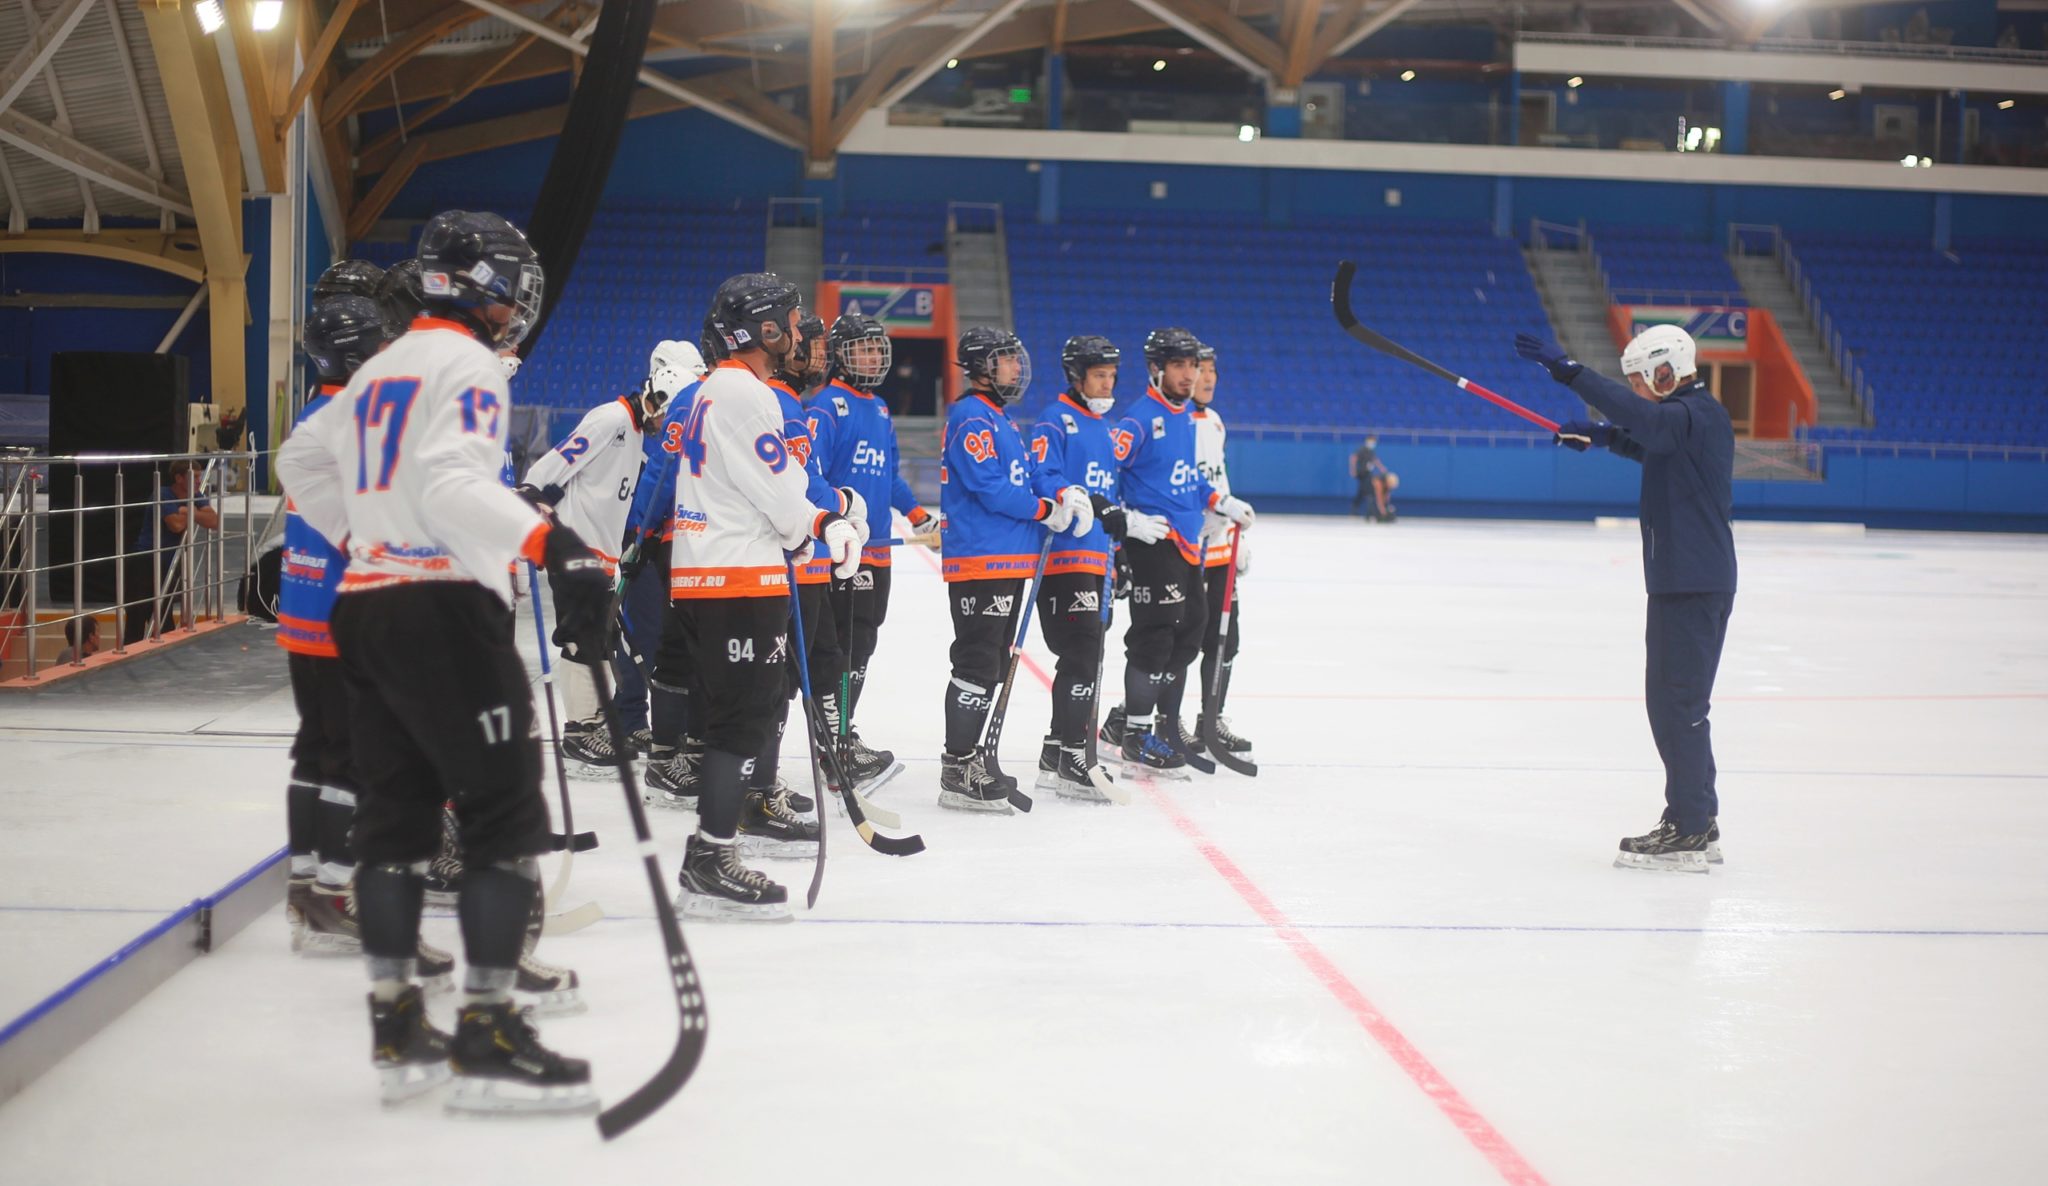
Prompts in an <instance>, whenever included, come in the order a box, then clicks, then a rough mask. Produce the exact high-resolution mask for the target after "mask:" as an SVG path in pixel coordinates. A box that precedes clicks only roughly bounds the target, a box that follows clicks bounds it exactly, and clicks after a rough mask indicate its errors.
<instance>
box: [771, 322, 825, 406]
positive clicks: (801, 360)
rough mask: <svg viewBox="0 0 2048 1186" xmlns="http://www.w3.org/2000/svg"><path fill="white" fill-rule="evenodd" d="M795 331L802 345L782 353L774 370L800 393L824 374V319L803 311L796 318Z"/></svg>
mask: <svg viewBox="0 0 2048 1186" xmlns="http://www.w3.org/2000/svg"><path fill="white" fill-rule="evenodd" d="M796 332H797V336H798V337H800V338H802V339H803V345H802V346H801V347H799V348H798V349H796V350H793V351H791V352H789V353H788V354H785V355H783V356H782V358H781V359H779V360H778V365H777V367H776V372H777V373H778V374H780V375H781V376H782V378H783V380H784V381H785V382H787V383H788V384H789V385H790V386H791V387H794V388H796V391H797V394H798V395H802V394H803V393H804V391H805V390H807V389H808V388H810V387H812V386H814V385H815V384H816V383H817V382H818V380H819V379H821V378H822V377H824V374H825V321H824V319H823V318H821V317H818V316H817V315H816V314H812V313H805V314H804V315H803V316H802V317H800V318H798V319H797V323H796Z"/></svg>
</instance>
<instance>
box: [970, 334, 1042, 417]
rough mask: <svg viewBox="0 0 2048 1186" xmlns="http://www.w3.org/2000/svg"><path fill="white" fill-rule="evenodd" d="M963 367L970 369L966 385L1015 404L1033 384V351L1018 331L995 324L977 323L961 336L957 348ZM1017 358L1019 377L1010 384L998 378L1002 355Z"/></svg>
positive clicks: (1005, 402)
mask: <svg viewBox="0 0 2048 1186" xmlns="http://www.w3.org/2000/svg"><path fill="white" fill-rule="evenodd" d="M955 353H956V354H957V356H958V358H959V362H960V369H961V370H963V371H965V372H967V385H968V386H969V387H973V388H975V389H977V390H981V391H986V392H988V393H989V394H990V395H993V396H995V397H996V400H997V402H999V403H1004V404H1014V403H1016V402H1017V401H1018V400H1019V399H1021V398H1023V395H1024V389H1025V388H1026V387H1029V386H1031V352H1030V351H1029V350H1026V349H1025V348H1024V343H1023V341H1022V340H1020V339H1019V338H1018V337H1017V335H1016V334H1013V333H1011V332H1010V331H1009V330H1006V329H996V328H994V327H993V326H986V325H977V326H975V327H974V328H972V329H970V330H968V331H967V332H966V333H964V334H961V335H960V343H959V346H958V347H957V348H956V351H955ZM1006 357H1008V358H1015V359H1016V360H1017V378H1016V380H1015V381H1014V382H1011V383H998V382H997V381H996V364H997V362H999V361H1000V360H1001V359H1003V358H1006Z"/></svg>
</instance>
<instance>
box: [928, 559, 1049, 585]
mask: <svg viewBox="0 0 2048 1186" xmlns="http://www.w3.org/2000/svg"><path fill="white" fill-rule="evenodd" d="M1037 567H1038V557H1037V556H1036V555H1035V554H1033V555H1028V556H1027V555H1022V554H1020V555H1016V556H967V557H962V558H960V559H958V560H954V559H948V560H947V561H946V562H945V567H944V569H943V571H944V573H945V578H946V579H947V580H949V581H990V580H997V579H1000V578H1003V577H1023V578H1024V579H1026V580H1029V579H1030V577H1031V573H1032V571H1033V570H1034V569H1036V568H1037Z"/></svg>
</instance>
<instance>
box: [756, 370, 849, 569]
mask: <svg viewBox="0 0 2048 1186" xmlns="http://www.w3.org/2000/svg"><path fill="white" fill-rule="evenodd" d="M768 390H770V391H772V392H774V393H775V402H776V403H778V404H781V405H782V444H783V447H784V448H786V449H788V450H789V455H790V456H791V457H794V458H795V459H796V461H797V464H799V465H801V466H803V467H804V472H805V473H806V474H807V475H809V477H810V486H809V487H808V488H807V492H808V493H809V495H810V499H811V505H812V506H815V507H817V508H818V509H819V510H824V511H831V512H833V513H834V514H838V513H840V512H843V511H844V510H845V509H846V508H845V506H844V505H842V503H841V500H840V497H839V490H838V489H837V488H836V487H835V486H833V484H832V483H831V482H828V481H826V480H825V469H824V466H823V465H822V464H821V459H820V458H819V456H818V448H817V442H816V441H815V440H814V439H813V438H812V436H811V426H810V420H809V415H808V414H807V413H806V412H805V411H804V405H803V401H802V400H800V399H798V398H797V395H796V392H795V390H793V389H792V388H791V387H790V385H789V384H787V383H784V382H783V381H782V380H780V379H770V380H768ZM869 513H870V514H872V513H873V512H872V510H871V511H870V512H869ZM831 578H832V562H831V561H830V560H822V559H821V560H812V561H811V562H809V563H808V564H805V565H804V566H803V567H802V568H799V569H798V570H797V574H796V583H797V584H799V585H816V584H822V583H823V582H825V581H828V580H830V579H831Z"/></svg>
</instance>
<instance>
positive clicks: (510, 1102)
mask: <svg viewBox="0 0 2048 1186" xmlns="http://www.w3.org/2000/svg"><path fill="white" fill-rule="evenodd" d="M442 1106H443V1107H444V1108H446V1109H447V1111H448V1113H449V1114H450V1115H455V1116H591V1115H595V1114H596V1113H597V1110H598V1102H597V1093H596V1092H594V1091H592V1090H591V1089H590V1084H588V1083H565V1084H561V1085H558V1086H550V1087H539V1086H534V1085H532V1084H527V1083H520V1082H517V1081H515V1080H511V1079H487V1078H484V1077H483V1076H481V1075H457V1076H455V1090H454V1091H452V1092H450V1093H449V1095H448V1102H447V1103H446V1104H444V1105H442Z"/></svg>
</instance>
